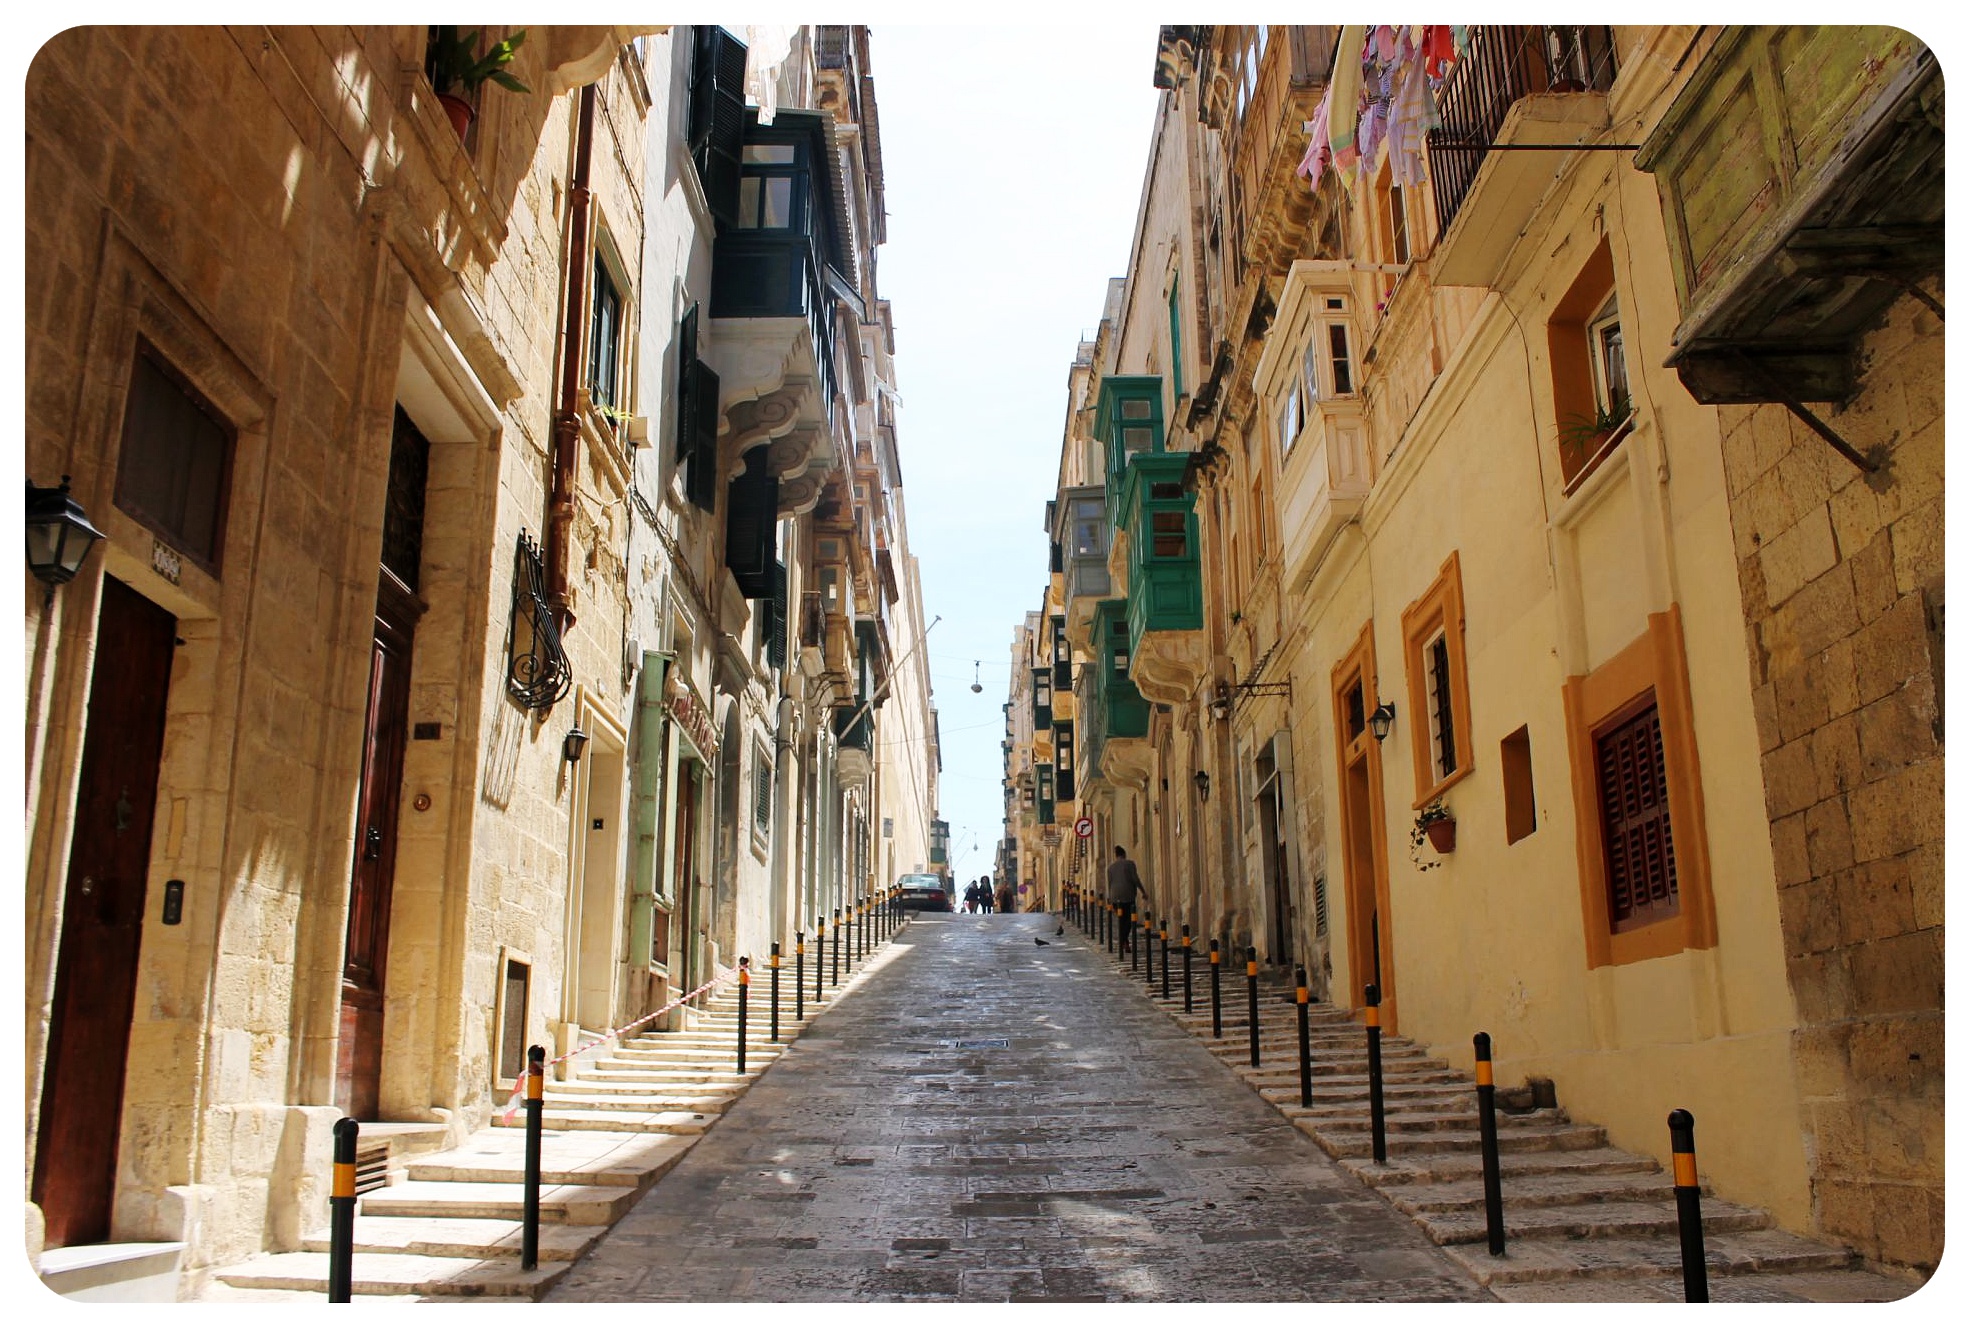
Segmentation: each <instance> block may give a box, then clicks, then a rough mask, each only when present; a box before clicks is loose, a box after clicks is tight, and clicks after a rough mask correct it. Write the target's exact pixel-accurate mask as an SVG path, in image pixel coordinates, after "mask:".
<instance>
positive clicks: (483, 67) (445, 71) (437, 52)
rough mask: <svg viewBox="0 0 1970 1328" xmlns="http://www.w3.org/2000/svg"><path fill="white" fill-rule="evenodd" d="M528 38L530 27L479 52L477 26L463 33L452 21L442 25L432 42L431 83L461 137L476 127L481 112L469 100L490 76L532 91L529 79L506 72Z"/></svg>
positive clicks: (514, 89)
mask: <svg viewBox="0 0 1970 1328" xmlns="http://www.w3.org/2000/svg"><path fill="white" fill-rule="evenodd" d="M526 40H527V30H526V29H525V28H522V29H520V30H519V31H518V32H516V33H514V34H513V35H512V36H511V37H508V38H507V39H506V40H505V41H501V42H495V43H494V44H493V47H492V49H491V50H489V51H487V52H486V53H485V54H484V55H479V54H477V51H478V48H479V31H478V30H474V31H472V32H469V33H467V34H466V35H465V36H463V37H461V36H459V35H458V29H457V27H455V26H454V25H452V24H449V23H443V24H439V25H438V29H437V35H436V36H435V37H434V38H433V39H432V43H431V87H432V89H433V90H434V91H436V92H437V94H438V100H439V101H440V102H441V103H443V105H444V108H445V114H446V115H447V116H449V117H450V119H451V127H452V128H453V129H456V130H457V131H458V136H459V137H460V138H464V137H465V131H466V130H467V129H470V128H471V127H472V120H473V117H475V116H476V115H477V114H478V112H477V111H476V110H475V109H474V108H473V106H472V103H471V102H470V101H469V100H467V98H468V97H470V95H471V94H472V93H474V92H477V91H478V90H479V87H480V85H481V84H483V83H485V82H487V81H488V80H490V81H492V82H494V83H497V84H499V86H501V87H502V88H505V89H506V90H507V91H508V92H531V91H532V90H533V89H531V88H529V87H528V86H527V85H526V84H525V83H522V82H521V81H520V80H519V79H517V78H515V77H514V76H513V75H511V74H509V73H507V72H506V66H508V65H510V64H512V63H513V56H514V55H515V53H517V52H518V51H519V49H520V46H521V44H522V43H524V42H525V41H526Z"/></svg>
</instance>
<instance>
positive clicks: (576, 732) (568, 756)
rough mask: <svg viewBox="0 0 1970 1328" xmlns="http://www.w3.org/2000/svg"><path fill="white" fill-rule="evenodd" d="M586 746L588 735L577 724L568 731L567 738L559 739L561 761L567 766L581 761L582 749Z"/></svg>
mask: <svg viewBox="0 0 1970 1328" xmlns="http://www.w3.org/2000/svg"><path fill="white" fill-rule="evenodd" d="M587 746H588V735H587V734H586V733H584V732H582V728H581V725H579V724H577V725H575V726H574V727H573V728H571V729H569V730H568V736H567V737H565V738H563V739H561V759H562V760H563V761H566V762H567V763H568V764H569V765H573V764H575V762H577V761H579V760H581V753H582V749H583V748H585V747H587Z"/></svg>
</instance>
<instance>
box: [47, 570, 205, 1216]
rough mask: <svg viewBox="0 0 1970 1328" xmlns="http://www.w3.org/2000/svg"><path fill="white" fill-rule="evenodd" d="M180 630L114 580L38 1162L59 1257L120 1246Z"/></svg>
mask: <svg viewBox="0 0 1970 1328" xmlns="http://www.w3.org/2000/svg"><path fill="white" fill-rule="evenodd" d="M71 593H72V592H71ZM177 626H178V624H177V620H176V619H175V618H173V617H172V616H171V615H170V614H168V613H166V612H165V611H164V610H163V609H160V608H158V607H157V606H156V605H154V604H152V603H151V602H150V601H149V600H147V599H145V598H144V597H143V596H142V595H139V594H138V593H137V592H136V591H134V590H131V589H130V588H129V587H127V586H125V585H124V584H123V583H122V582H121V581H118V580H116V579H115V578H113V577H105V578H103V595H102V610H101V614H100V616H99V619H98V622H97V627H96V671H95V676H94V679H93V680H92V681H91V683H90V685H89V715H88V732H87V735H86V736H85V737H84V738H83V742H82V780H81V788H80V790H79V792H78V794H77V797H76V806H75V833H74V837H73V839H72V840H71V841H70V845H69V866H68V883H67V886H66V893H65V896H64V898H65V902H64V905H63V912H62V936H61V951H60V954H59V956H58V957H57V959H56V968H55V1003H54V1010H53V1019H52V1022H51V1025H50V1028H49V1036H48V1059H47V1067H46V1070H45V1073H44V1076H43V1079H42V1085H41V1118H40V1135H39V1144H38V1146H37V1148H36V1151H35V1158H34V1199H35V1202H37V1203H39V1204H40V1205H41V1211H42V1215H43V1218H44V1219H45V1221H46V1222H47V1243H48V1245H49V1247H50V1248H53V1247H56V1246H62V1245H83V1244H89V1243H92V1242H95V1241H104V1240H108V1239H109V1235H110V1206H111V1201H112V1199H113V1198H114V1197H115V1193H116V1145H117V1132H118V1130H119V1128H120V1127H121V1124H122V1119H123V1073H124V1064H125V1059H126V1057H127V1055H128V1053H129V1049H130V1020H131V1013H132V1010H133V1009H134V1007H135V1002H136V994H137V950H138V943H139V941H140V940H141V938H142V934H143V923H144V898H145V889H144V887H145V877H146V875H147V874H148V872H149V870H150V839H151V820H152V814H153V812H154V811H155V809H156V804H157V764H158V759H159V757H160V756H162V754H163V751H164V701H165V694H166V692H167V691H168V690H169V688H170V683H171V649H172V645H173V644H174V640H175V636H176V632H177ZM188 1072H189V1071H188Z"/></svg>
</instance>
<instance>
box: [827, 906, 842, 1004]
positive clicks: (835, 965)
mask: <svg viewBox="0 0 1970 1328" xmlns="http://www.w3.org/2000/svg"><path fill="white" fill-rule="evenodd" d="M828 985H829V986H830V987H839V986H840V985H841V910H840V909H836V910H835V946H834V958H833V960H832V961H831V962H830V963H829V965H828Z"/></svg>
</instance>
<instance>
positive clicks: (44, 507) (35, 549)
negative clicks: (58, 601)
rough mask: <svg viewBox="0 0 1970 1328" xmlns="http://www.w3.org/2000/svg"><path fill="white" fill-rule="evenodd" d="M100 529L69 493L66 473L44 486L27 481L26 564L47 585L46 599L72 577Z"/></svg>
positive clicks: (94, 544) (53, 598)
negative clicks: (50, 486) (50, 485)
mask: <svg viewBox="0 0 1970 1328" xmlns="http://www.w3.org/2000/svg"><path fill="white" fill-rule="evenodd" d="M102 537H103V532H102V531H100V530H97V529H96V528H95V527H94V526H92V525H90V524H89V516H88V514H87V513H86V512H84V511H83V510H82V504H81V503H78V502H76V501H75V499H73V498H71V497H70V496H69V492H68V476H66V475H64V476H62V482H61V486H60V487H59V488H54V489H43V488H41V487H39V486H38V485H36V484H35V483H34V481H32V480H29V481H28V484H27V565H28V569H29V570H30V571H32V572H33V573H34V575H35V576H37V577H39V578H40V579H41V580H42V581H43V582H45V583H46V584H47V587H48V603H49V604H53V603H54V602H55V587H56V586H59V585H64V584H66V583H67V582H69V581H72V580H74V579H75V574H76V573H77V572H79V571H81V570H82V564H83V562H84V560H86V559H87V558H88V556H89V550H90V549H93V548H94V547H95V546H96V541H97V540H99V539H101V538H102Z"/></svg>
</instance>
